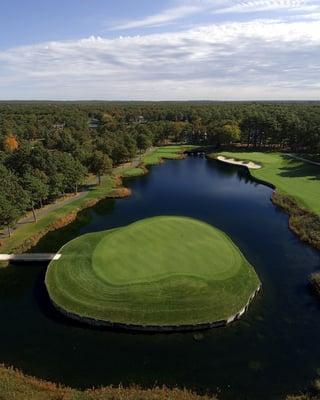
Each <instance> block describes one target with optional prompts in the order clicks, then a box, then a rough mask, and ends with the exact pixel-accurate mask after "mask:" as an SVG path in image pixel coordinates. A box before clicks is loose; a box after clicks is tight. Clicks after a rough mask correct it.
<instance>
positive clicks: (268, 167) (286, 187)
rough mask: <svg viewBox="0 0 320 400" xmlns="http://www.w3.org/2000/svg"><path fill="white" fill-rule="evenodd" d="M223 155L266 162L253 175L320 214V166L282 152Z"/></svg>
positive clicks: (223, 153) (253, 171) (259, 162)
mask: <svg viewBox="0 0 320 400" xmlns="http://www.w3.org/2000/svg"><path fill="white" fill-rule="evenodd" d="M219 155H223V156H225V157H230V158H236V159H239V160H245V161H253V162H256V163H258V164H261V165H262V168H261V169H259V170H251V171H250V172H251V174H252V175H253V176H254V177H256V178H258V179H261V180H263V181H266V182H269V183H271V184H273V185H274V186H275V187H276V188H277V190H278V191H279V192H280V193H282V194H285V195H289V196H290V197H293V198H294V199H295V200H296V201H297V202H298V204H299V205H300V206H302V207H305V208H306V209H308V210H309V211H311V212H313V213H315V214H320V180H319V179H320V167H319V166H317V165H313V164H308V163H306V162H303V161H300V160H296V159H294V158H291V157H290V156H286V155H284V154H279V153H261V152H222V153H219Z"/></svg>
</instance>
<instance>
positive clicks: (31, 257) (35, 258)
mask: <svg viewBox="0 0 320 400" xmlns="http://www.w3.org/2000/svg"><path fill="white" fill-rule="evenodd" d="M60 257H61V254H53V253H33V254H32V253H27V254H0V261H19V262H43V261H53V260H59V259H60Z"/></svg>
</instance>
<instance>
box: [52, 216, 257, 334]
mask: <svg viewBox="0 0 320 400" xmlns="http://www.w3.org/2000/svg"><path fill="white" fill-rule="evenodd" d="M61 252H62V254H63V255H62V258H61V259H60V260H59V261H54V262H52V263H51V264H50V266H49V268H48V272H47V276H46V284H47V288H48V291H49V294H50V297H51V298H52V300H53V301H54V303H56V304H57V305H59V306H60V307H61V308H63V309H65V310H67V311H69V312H71V313H74V314H77V315H80V316H87V317H91V318H95V319H99V320H104V321H109V322H110V321H111V322H115V323H126V324H133V325H157V326H168V325H189V324H190V325H193V324H200V323H208V322H214V321H218V320H221V319H226V318H228V317H230V316H232V315H234V314H236V313H238V312H239V311H240V310H241V309H242V308H243V307H244V306H245V305H246V304H247V303H248V301H249V298H250V296H251V295H252V293H253V292H254V291H255V290H256V289H257V287H258V286H259V279H258V277H257V275H256V273H255V271H254V270H253V268H252V267H251V266H250V265H249V264H248V262H247V261H246V260H245V258H244V257H243V255H242V254H241V253H240V250H239V249H238V248H237V247H236V246H235V245H234V244H233V243H232V241H231V240H230V239H229V238H228V237H227V236H226V235H224V234H223V233H222V232H220V231H218V230H216V229H214V228H213V227H211V226H210V225H207V224H204V223H203V222H200V221H195V220H191V219H189V218H181V217H155V218H151V219H147V220H143V221H139V222H136V223H134V224H132V225H129V226H128V227H125V228H119V229H116V230H112V231H107V232H99V233H93V234H89V235H85V236H83V237H80V238H78V239H76V240H74V241H72V242H70V243H69V244H67V245H66V246H65V247H64V248H63V249H62V251H61ZM75 260H76V264H75V262H74V261H75Z"/></svg>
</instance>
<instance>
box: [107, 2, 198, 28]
mask: <svg viewBox="0 0 320 400" xmlns="http://www.w3.org/2000/svg"><path fill="white" fill-rule="evenodd" d="M201 11H202V7H201V6H199V5H182V6H179V7H174V8H170V9H167V10H164V11H162V12H160V13H159V14H155V15H151V16H147V17H145V18H143V19H140V20H133V21H127V22H124V23H120V24H118V25H115V26H114V27H111V28H110V29H109V30H126V29H133V28H142V27H148V28H149V27H159V26H163V25H168V24H170V23H172V22H174V21H177V20H178V19H182V18H185V17H187V16H189V15H193V14H196V13H199V12H201Z"/></svg>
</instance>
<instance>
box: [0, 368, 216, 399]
mask: <svg viewBox="0 0 320 400" xmlns="http://www.w3.org/2000/svg"><path fill="white" fill-rule="evenodd" d="M0 399H1V400H168V399H170V400H209V399H211V400H214V397H210V398H209V397H208V396H203V397H202V396H198V395H196V394H194V393H191V392H189V391H187V390H179V389H172V390H170V389H166V388H154V389H148V390H142V389H139V388H128V389H125V388H122V387H119V388H114V387H106V388H101V389H95V390H86V391H79V390H75V389H71V388H65V387H60V386H57V385H55V384H53V383H49V382H44V381H41V380H39V379H35V378H32V377H29V376H25V375H23V374H21V373H19V372H16V371H14V370H13V369H10V368H5V367H4V366H2V365H0Z"/></svg>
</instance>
